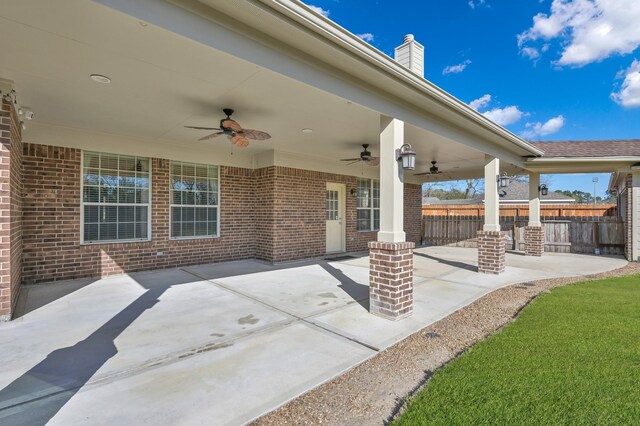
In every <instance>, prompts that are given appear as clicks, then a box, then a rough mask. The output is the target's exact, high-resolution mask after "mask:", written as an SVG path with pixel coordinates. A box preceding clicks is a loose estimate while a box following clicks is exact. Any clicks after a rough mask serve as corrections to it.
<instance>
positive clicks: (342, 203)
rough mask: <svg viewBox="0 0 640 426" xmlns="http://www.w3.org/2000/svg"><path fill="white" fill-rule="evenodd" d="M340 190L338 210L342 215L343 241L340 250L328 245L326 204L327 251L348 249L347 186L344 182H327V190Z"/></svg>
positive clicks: (344, 250)
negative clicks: (332, 248)
mask: <svg viewBox="0 0 640 426" xmlns="http://www.w3.org/2000/svg"><path fill="white" fill-rule="evenodd" d="M329 190H332V191H336V190H337V191H338V205H339V207H340V209H339V211H338V215H339V217H340V222H341V223H340V232H341V234H342V238H341V242H340V246H341V247H340V250H338V251H328V250H327V249H328V247H327V220H326V206H325V225H324V230H325V253H327V254H331V253H344V252H346V251H347V220H346V219H347V218H346V212H347V209H346V207H347V186H346V185H345V184H344V183H338V182H327V185H326V191H329ZM325 200H326V192H325Z"/></svg>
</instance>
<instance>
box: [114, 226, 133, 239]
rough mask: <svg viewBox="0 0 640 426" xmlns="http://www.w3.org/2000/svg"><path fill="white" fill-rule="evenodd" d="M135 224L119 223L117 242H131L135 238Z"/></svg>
mask: <svg viewBox="0 0 640 426" xmlns="http://www.w3.org/2000/svg"><path fill="white" fill-rule="evenodd" d="M134 229H135V224H133V223H119V224H118V239H119V240H132V239H134V238H135V233H134Z"/></svg>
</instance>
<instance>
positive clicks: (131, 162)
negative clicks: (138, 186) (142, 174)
mask: <svg viewBox="0 0 640 426" xmlns="http://www.w3.org/2000/svg"><path fill="white" fill-rule="evenodd" d="M119 168H120V171H121V172H124V171H128V172H132V173H134V174H135V171H136V158H135V157H128V156H126V155H121V156H120V158H119Z"/></svg>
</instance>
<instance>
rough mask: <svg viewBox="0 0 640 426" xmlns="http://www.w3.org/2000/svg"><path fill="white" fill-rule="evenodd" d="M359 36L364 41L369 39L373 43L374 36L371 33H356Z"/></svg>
mask: <svg viewBox="0 0 640 426" xmlns="http://www.w3.org/2000/svg"><path fill="white" fill-rule="evenodd" d="M356 36H357V37H360V38H361V39H363V40H364V41H368V42H369V43H371V42H372V41H373V40H374V38H375V37H374V36H373V34H371V33H362V34H356Z"/></svg>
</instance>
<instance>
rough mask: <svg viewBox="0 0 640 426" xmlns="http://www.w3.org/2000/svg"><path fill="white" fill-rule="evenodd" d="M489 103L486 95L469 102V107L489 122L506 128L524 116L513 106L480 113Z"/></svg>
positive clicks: (489, 100)
mask: <svg viewBox="0 0 640 426" xmlns="http://www.w3.org/2000/svg"><path fill="white" fill-rule="evenodd" d="M490 103H491V95H489V94H487V95H484V96H481V97H479V98H478V99H475V100H473V101H471V102H469V106H470V107H471V108H473V109H475V110H476V111H478V112H480V113H481V114H482V115H484V116H485V117H487V118H488V119H489V120H491V121H493V122H494V123H496V124H499V125H501V126H508V125H509V124H513V123H515V122H517V121H520V119H521V118H522V117H523V116H525V115H526V114H525V113H524V112H522V111H520V108H518V107H517V106H515V105H511V106H508V107H505V108H492V109H490V110H488V111H480V110H481V109H484V108H486V107H488V106H489V104H490Z"/></svg>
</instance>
